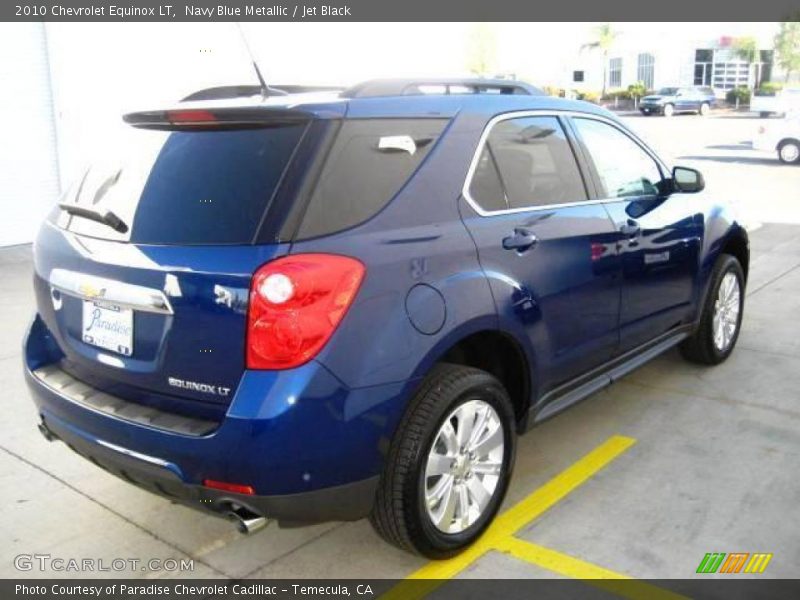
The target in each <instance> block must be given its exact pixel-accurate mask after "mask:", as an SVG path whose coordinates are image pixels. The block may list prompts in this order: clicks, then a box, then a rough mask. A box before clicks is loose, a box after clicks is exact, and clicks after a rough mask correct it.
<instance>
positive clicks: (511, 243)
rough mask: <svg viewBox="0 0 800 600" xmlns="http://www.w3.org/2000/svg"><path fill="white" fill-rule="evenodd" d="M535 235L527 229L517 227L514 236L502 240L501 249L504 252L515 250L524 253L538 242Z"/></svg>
mask: <svg viewBox="0 0 800 600" xmlns="http://www.w3.org/2000/svg"><path fill="white" fill-rule="evenodd" d="M538 241H539V240H538V238H537V237H536V234H535V233H533V232H532V231H530V230H528V229H524V228H522V227H517V228H516V229H514V235H510V236H508V237H507V238H503V248H505V249H506V250H517V251H519V252H525V250H527V249H528V248H530V247H531V246H533V245H534V244H536V242H538Z"/></svg>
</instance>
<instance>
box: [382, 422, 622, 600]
mask: <svg viewBox="0 0 800 600" xmlns="http://www.w3.org/2000/svg"><path fill="white" fill-rule="evenodd" d="M635 443H636V440H634V439H633V438H629V437H625V436H621V435H615V436H613V437H610V438H609V439H608V440H606V441H605V442H604V443H603V444H601V445H600V446H598V447H597V448H595V449H594V450H592V451H591V452H589V453H588V454H587V455H585V456H584V457H583V458H581V459H580V460H578V461H577V462H576V463H574V464H573V465H572V466H570V467H569V468H567V469H566V470H565V471H562V472H561V473H559V474H558V475H556V476H555V477H553V478H552V479H551V480H550V481H548V482H547V483H545V484H544V485H543V486H542V487H540V488H538V489H537V490H535V491H534V492H533V493H532V494H530V495H529V496H528V497H526V498H525V499H523V500H521V501H520V502H518V503H517V504H515V505H514V506H513V507H511V508H510V509H508V510H507V511H505V512H504V513H503V514H501V515H500V516H499V517H497V518H496V519H495V520H494V522H493V523H492V525H491V526H490V527H489V528H488V529H487V530H486V532H485V533H484V534H483V535H482V536H481V538H480V539H479V540H478V541H477V542H475V543H474V544H473V545H472V546H470V547H469V548H467V549H466V550H465V551H464V552H462V553H461V554H459V555H458V556H456V557H454V558H451V559H449V560H442V561H431V562H429V563H428V564H427V565H425V566H424V567H422V568H421V569H419V570H417V571H415V572H414V573H412V574H411V575H409V576H408V578H407V579H406V580H404V581H401V582H400V583H398V584H397V585H396V586H395V587H393V588H392V589H391V590H389V591H388V592H387V593H386V594H384V595H383V596H382V598H384V599H388V600H391V599H394V598H403V599H409V600H414V599H417V598H422V597H424V596H426V595H427V594H428V593H430V592H431V591H432V590H434V589H435V588H437V587H438V586H439V585H441V584H442V583H443V580H445V579H450V578H452V577H455V576H456V575H457V574H458V573H459V572H461V571H463V570H464V569H465V568H466V567H468V566H469V565H470V564H472V563H473V562H475V561H476V560H477V559H478V558H480V557H481V556H482V555H483V554H485V553H486V552H487V551H489V550H491V549H493V548H497V547H498V546H500V545H501V543H503V542H505V541H506V540H507V539H508V538H510V537H511V536H512V535H513V534H514V533H516V532H517V530H519V529H520V528H521V527H523V526H525V525H526V524H527V523H530V522H531V521H533V520H534V519H535V518H537V517H538V516H539V515H541V514H542V513H543V512H545V511H546V510H548V509H549V508H551V507H552V506H553V505H554V504H556V503H557V502H559V501H560V500H562V499H563V498H564V497H565V496H566V495H567V494H569V493H570V492H572V491H573V490H574V489H575V488H577V487H578V486H580V485H581V484H582V483H584V482H585V481H586V480H588V479H589V478H590V477H591V476H592V475H594V474H595V473H597V472H598V471H599V470H600V469H602V468H603V467H605V466H606V465H608V464H609V463H610V462H611V461H613V460H614V459H615V458H617V457H618V456H619V455H620V454H622V453H623V452H624V451H625V450H627V449H628V448H630V447H631V446H632V445H633V444H635ZM587 564H588V563H587ZM597 568H598V569H600V567H597ZM418 579H429V580H431V581H429V582H428V584H420V583H419V582H415V581H414V580H418Z"/></svg>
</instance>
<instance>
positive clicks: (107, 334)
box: [81, 300, 133, 356]
mask: <svg viewBox="0 0 800 600" xmlns="http://www.w3.org/2000/svg"><path fill="white" fill-rule="evenodd" d="M81 335H82V337H83V341H84V342H86V343H87V344H91V345H92V346H97V347H98V348H104V349H106V350H111V351H112V352H116V353H117V354H122V355H124V356H130V355H131V354H133V310H131V309H130V308H123V307H121V306H117V305H116V304H106V303H102V304H101V303H98V302H92V301H91V300H84V301H83V328H82V330H81Z"/></svg>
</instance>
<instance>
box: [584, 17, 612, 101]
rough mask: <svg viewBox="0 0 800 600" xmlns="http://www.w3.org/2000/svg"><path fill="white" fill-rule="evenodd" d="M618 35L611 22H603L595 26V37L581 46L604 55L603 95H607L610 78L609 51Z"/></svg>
mask: <svg viewBox="0 0 800 600" xmlns="http://www.w3.org/2000/svg"><path fill="white" fill-rule="evenodd" d="M618 35H619V34H618V33H617V32H616V31H614V30H613V28H612V27H611V23H603V24H602V25H599V26H598V27H595V29H594V39H593V40H592V41H591V42H587V43H585V44H583V46H581V50H599V51H600V52H601V53H602V55H603V93H602V95H603V96H605V95H606V81H607V80H608V51H609V50H611V46H612V45H613V44H614V40H615V39H617V36H618Z"/></svg>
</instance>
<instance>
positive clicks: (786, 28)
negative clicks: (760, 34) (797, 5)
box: [775, 13, 800, 82]
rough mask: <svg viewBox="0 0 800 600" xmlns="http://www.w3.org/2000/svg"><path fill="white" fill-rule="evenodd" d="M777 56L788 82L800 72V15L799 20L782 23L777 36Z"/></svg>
mask: <svg viewBox="0 0 800 600" xmlns="http://www.w3.org/2000/svg"><path fill="white" fill-rule="evenodd" d="M775 55H776V57H775V58H776V62H777V63H778V65H779V66H780V67H781V68H782V69H783V70H784V72H785V73H786V81H787V82H788V81H789V78H790V77H791V75H792V73H796V72H798V71H800V13H798V15H797V20H795V21H787V22H784V23H781V26H780V29H779V30H778V34H777V35H776V36H775Z"/></svg>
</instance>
